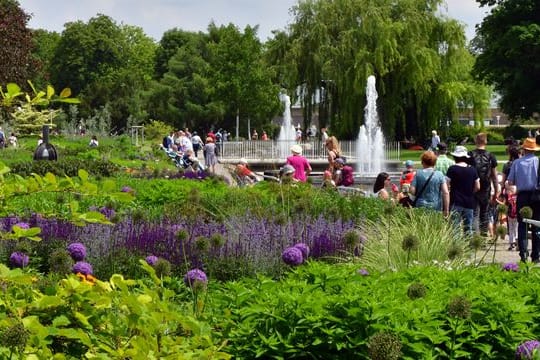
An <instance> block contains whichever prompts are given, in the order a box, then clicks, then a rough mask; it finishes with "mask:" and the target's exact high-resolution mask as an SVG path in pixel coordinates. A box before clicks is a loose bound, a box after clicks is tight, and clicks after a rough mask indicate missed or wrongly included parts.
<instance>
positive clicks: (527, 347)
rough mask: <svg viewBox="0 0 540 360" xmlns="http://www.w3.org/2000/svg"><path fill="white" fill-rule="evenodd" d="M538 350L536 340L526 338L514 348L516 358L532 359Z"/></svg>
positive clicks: (539, 345)
mask: <svg viewBox="0 0 540 360" xmlns="http://www.w3.org/2000/svg"><path fill="white" fill-rule="evenodd" d="M539 351H540V342H539V341H538V340H528V341H525V342H523V343H521V344H520V345H519V346H518V347H517V349H516V360H520V359H533V355H535V353H538V352H539Z"/></svg>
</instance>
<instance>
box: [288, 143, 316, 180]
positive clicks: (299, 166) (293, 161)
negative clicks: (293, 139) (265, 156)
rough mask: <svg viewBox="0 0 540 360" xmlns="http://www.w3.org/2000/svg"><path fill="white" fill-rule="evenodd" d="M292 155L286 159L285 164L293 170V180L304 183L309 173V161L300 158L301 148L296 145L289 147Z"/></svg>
mask: <svg viewBox="0 0 540 360" xmlns="http://www.w3.org/2000/svg"><path fill="white" fill-rule="evenodd" d="M291 153H292V155H291V156H289V157H288V158H287V162H286V164H288V165H291V166H292V167H293V168H294V176H293V178H294V179H296V180H298V181H301V182H306V181H307V176H308V175H309V174H310V173H311V165H310V164H309V161H308V160H307V159H306V158H305V157H303V156H302V147H301V146H300V145H298V144H295V145H293V146H291Z"/></svg>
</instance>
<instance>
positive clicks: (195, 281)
mask: <svg viewBox="0 0 540 360" xmlns="http://www.w3.org/2000/svg"><path fill="white" fill-rule="evenodd" d="M184 283H185V284H186V286H189V287H190V288H192V289H193V290H199V289H201V288H204V287H206V284H207V283H208V278H207V277H206V274H205V273H204V271H202V270H199V269H192V270H189V271H188V272H187V273H186V275H185V276H184Z"/></svg>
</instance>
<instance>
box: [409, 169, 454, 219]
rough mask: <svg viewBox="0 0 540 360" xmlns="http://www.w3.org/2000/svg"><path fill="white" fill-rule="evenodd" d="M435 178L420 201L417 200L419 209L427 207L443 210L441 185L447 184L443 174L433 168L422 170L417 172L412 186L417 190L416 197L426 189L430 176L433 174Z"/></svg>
mask: <svg viewBox="0 0 540 360" xmlns="http://www.w3.org/2000/svg"><path fill="white" fill-rule="evenodd" d="M433 172H435V173H434V174H433V177H432V178H431V180H430V181H429V183H428V184H427V186H426V188H425V189H424V191H422V194H420V197H419V198H418V200H416V206H417V207H426V208H430V209H433V210H439V211H440V210H442V193H441V185H442V184H443V183H444V182H446V177H445V176H444V175H443V173H442V172H440V171H438V170H435V169H433V168H427V169H421V170H418V171H417V172H416V176H415V177H414V179H413V181H412V183H411V186H413V187H414V188H415V191H416V193H415V195H418V194H419V193H420V190H422V188H423V187H424V184H425V183H426V181H427V179H428V178H429V176H430V175H431V174H432V173H433Z"/></svg>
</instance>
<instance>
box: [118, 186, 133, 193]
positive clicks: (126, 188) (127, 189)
mask: <svg viewBox="0 0 540 360" xmlns="http://www.w3.org/2000/svg"><path fill="white" fill-rule="evenodd" d="M120 191H121V192H125V193H130V194H132V193H133V192H134V190H133V189H132V188H130V187H129V186H124V187H122V190H120Z"/></svg>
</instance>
